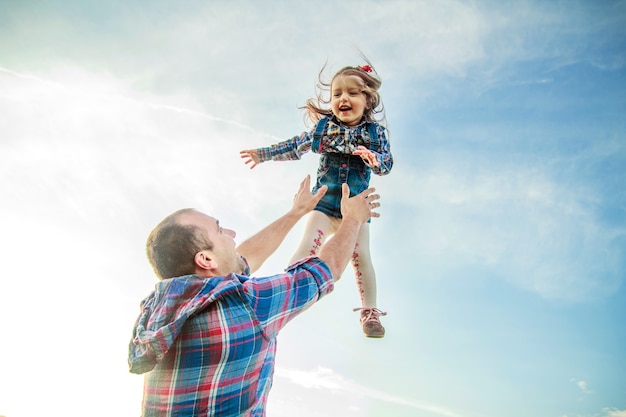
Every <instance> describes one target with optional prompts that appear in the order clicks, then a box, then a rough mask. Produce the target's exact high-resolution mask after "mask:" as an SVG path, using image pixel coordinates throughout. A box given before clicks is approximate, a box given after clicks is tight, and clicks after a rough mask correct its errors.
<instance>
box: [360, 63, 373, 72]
mask: <svg viewBox="0 0 626 417" xmlns="http://www.w3.org/2000/svg"><path fill="white" fill-rule="evenodd" d="M358 68H359V69H360V70H362V71H365V72H372V71H373V69H372V67H371V66H369V65H359V67H358Z"/></svg>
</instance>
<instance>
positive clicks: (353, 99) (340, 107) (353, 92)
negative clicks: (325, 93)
mask: <svg viewBox="0 0 626 417" xmlns="http://www.w3.org/2000/svg"><path fill="white" fill-rule="evenodd" d="M362 90H363V81H362V80H361V79H360V78H359V77H357V76H356V75H349V76H342V75H340V76H338V77H336V78H335V79H334V80H333V82H332V84H331V86H330V97H331V99H330V108H331V110H332V111H333V114H334V115H335V116H336V117H337V119H339V120H340V121H341V122H342V123H343V124H345V125H346V126H348V127H353V126H356V125H358V124H359V123H360V122H361V119H362V118H363V113H364V112H365V110H366V109H367V97H366V96H365V94H363V92H362Z"/></svg>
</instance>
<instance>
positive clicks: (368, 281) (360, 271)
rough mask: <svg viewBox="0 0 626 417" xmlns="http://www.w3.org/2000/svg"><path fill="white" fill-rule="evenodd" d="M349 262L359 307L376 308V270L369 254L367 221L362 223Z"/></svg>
mask: <svg viewBox="0 0 626 417" xmlns="http://www.w3.org/2000/svg"><path fill="white" fill-rule="evenodd" d="M351 262H352V266H353V268H354V276H355V277H356V285H357V290H358V291H359V297H360V299H361V307H364V308H376V272H375V271H374V265H373V264H372V258H371V256H370V229H369V223H364V224H363V226H361V230H360V231H359V237H358V239H357V242H356V246H355V247H354V252H353V253H352V259H351Z"/></svg>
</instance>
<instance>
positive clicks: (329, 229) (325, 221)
mask: <svg viewBox="0 0 626 417" xmlns="http://www.w3.org/2000/svg"><path fill="white" fill-rule="evenodd" d="M338 221H339V219H335V218H334V217H330V216H328V215H326V214H324V213H322V212H321V211H317V210H313V211H312V212H311V213H310V214H309V218H308V220H307V223H306V226H305V228H304V233H303V235H302V240H300V245H299V246H298V249H296V252H295V253H294V254H293V256H292V257H291V260H290V261H289V264H292V263H294V262H296V261H298V260H300V259H302V258H306V257H309V256H315V255H317V253H318V252H319V250H320V248H321V247H322V244H323V243H324V241H325V240H326V239H327V238H328V236H330V235H331V234H332V233H334V232H335V230H336V227H337V224H338Z"/></svg>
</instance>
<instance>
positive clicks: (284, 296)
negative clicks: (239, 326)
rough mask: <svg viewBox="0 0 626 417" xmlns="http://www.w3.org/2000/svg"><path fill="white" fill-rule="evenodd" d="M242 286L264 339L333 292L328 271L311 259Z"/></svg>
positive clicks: (274, 335)
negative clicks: (282, 272)
mask: <svg viewBox="0 0 626 417" xmlns="http://www.w3.org/2000/svg"><path fill="white" fill-rule="evenodd" d="M243 285H244V289H245V291H246V293H247V295H248V298H249V302H250V306H251V307H252V309H253V311H254V312H255V314H256V316H257V319H258V320H259V323H260V325H261V327H262V328H263V330H264V332H265V334H266V336H267V337H268V338H274V337H276V335H277V334H278V331H279V330H280V329H282V328H283V327H284V326H285V325H286V324H287V323H288V322H289V321H291V319H293V318H294V317H295V316H297V315H298V314H300V313H301V312H303V311H304V310H306V309H307V308H309V307H310V306H312V305H313V304H314V303H315V302H316V301H317V300H319V299H320V298H322V297H324V296H325V295H327V294H329V293H330V292H331V291H332V290H333V289H334V284H333V279H332V275H331V272H330V268H329V267H328V265H327V264H326V263H325V262H324V261H322V260H321V259H319V258H315V257H313V258H306V259H303V260H300V261H298V262H296V263H295V264H293V265H291V266H290V267H289V268H287V270H286V271H285V273H284V274H279V275H274V276H271V277H265V278H251V279H249V280H247V281H245V282H244V283H243Z"/></svg>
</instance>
